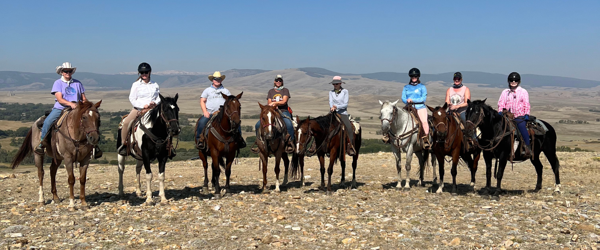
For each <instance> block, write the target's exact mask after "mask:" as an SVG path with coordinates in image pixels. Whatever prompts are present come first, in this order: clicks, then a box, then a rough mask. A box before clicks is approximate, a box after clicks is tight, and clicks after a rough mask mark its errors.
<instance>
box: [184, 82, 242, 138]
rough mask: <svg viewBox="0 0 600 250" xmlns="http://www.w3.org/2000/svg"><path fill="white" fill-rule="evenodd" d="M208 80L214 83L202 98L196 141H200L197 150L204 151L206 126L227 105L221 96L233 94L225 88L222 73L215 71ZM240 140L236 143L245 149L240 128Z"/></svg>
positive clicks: (205, 90)
mask: <svg viewBox="0 0 600 250" xmlns="http://www.w3.org/2000/svg"><path fill="white" fill-rule="evenodd" d="M208 80H210V81H211V82H212V84H211V85H210V87H208V88H206V89H204V91H203V92H202V95H201V96H200V107H201V108H202V116H201V117H200V119H199V120H198V125H197V130H196V139H197V140H198V145H196V148H198V149H203V148H204V141H205V140H206V138H205V137H204V135H203V133H202V131H203V130H204V127H206V124H207V123H208V121H209V120H210V118H211V117H212V114H213V113H214V112H217V111H218V110H219V108H220V107H221V106H222V105H223V104H224V103H225V99H224V98H223V96H222V95H221V93H223V94H225V95H227V96H230V95H231V92H229V90H228V89H226V88H225V87H223V84H222V82H223V80H225V75H223V74H221V72H220V71H215V73H213V74H212V75H209V76H208ZM238 129H239V130H238V138H236V141H237V143H238V147H239V148H245V147H246V142H245V141H244V137H242V128H241V127H238Z"/></svg>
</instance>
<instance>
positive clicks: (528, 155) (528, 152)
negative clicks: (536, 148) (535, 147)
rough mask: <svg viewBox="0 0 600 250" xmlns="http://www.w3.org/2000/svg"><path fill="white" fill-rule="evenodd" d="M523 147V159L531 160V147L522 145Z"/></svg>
mask: <svg viewBox="0 0 600 250" xmlns="http://www.w3.org/2000/svg"><path fill="white" fill-rule="evenodd" d="M523 147H524V148H525V152H523V153H524V154H523V157H524V158H531V156H532V155H533V153H532V152H531V147H530V146H529V145H523Z"/></svg>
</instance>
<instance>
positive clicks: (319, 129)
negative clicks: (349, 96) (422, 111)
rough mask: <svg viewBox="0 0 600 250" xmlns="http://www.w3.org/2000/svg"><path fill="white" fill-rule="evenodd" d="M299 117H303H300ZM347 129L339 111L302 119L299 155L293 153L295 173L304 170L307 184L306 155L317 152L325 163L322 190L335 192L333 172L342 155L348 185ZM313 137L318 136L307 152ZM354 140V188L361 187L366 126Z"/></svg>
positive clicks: (342, 181)
mask: <svg viewBox="0 0 600 250" xmlns="http://www.w3.org/2000/svg"><path fill="white" fill-rule="evenodd" d="M297 119H298V120H299V117H297ZM343 129H345V128H344V124H343V123H342V122H341V120H339V119H338V118H337V114H336V113H335V112H331V113H329V114H327V115H324V116H319V117H317V118H313V119H311V118H310V117H308V118H306V120H303V121H301V122H300V124H298V129H297V130H296V141H297V143H296V152H295V155H294V157H292V177H294V178H297V177H298V174H300V179H301V181H302V185H303V186H304V156H306V155H308V156H309V157H310V156H312V155H314V154H317V156H318V158H319V163H320V165H321V185H320V186H319V190H322V191H326V192H327V194H331V191H332V190H331V175H332V174H333V165H334V164H335V162H336V161H337V160H338V159H339V161H340V165H341V166H342V178H341V180H340V187H342V188H344V187H345V185H346V184H345V180H346V159H345V156H346V154H345V152H346V147H345V146H346V138H347V135H346V132H345V131H344V130H343ZM312 139H314V141H313V143H312V145H313V148H311V149H308V152H307V145H308V143H309V141H311V140H312ZM354 143H355V145H354V148H355V150H356V152H355V154H354V156H352V183H351V184H350V186H349V187H350V188H357V184H356V167H357V164H358V156H359V154H360V146H361V144H362V129H359V131H358V133H355V135H354ZM317 145H318V146H317ZM325 154H327V155H328V156H329V167H328V169H327V174H328V180H327V188H326V187H325Z"/></svg>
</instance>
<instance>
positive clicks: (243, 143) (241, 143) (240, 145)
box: [236, 135, 246, 149]
mask: <svg viewBox="0 0 600 250" xmlns="http://www.w3.org/2000/svg"><path fill="white" fill-rule="evenodd" d="M236 141H237V145H238V148H240V149H242V148H245V147H246V141H244V137H242V135H238V138H237V140H236Z"/></svg>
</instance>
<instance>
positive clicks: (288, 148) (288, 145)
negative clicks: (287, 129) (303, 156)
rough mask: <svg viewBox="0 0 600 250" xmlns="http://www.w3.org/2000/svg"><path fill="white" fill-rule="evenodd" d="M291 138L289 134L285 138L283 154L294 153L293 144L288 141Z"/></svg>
mask: <svg viewBox="0 0 600 250" xmlns="http://www.w3.org/2000/svg"><path fill="white" fill-rule="evenodd" d="M291 137H292V136H290V135H289V134H288V135H287V136H286V137H285V141H286V142H287V143H286V145H285V152H286V153H288V154H291V153H293V152H294V142H293V141H292V140H290V138H291Z"/></svg>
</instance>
